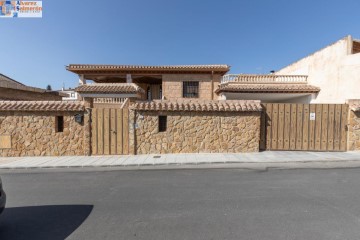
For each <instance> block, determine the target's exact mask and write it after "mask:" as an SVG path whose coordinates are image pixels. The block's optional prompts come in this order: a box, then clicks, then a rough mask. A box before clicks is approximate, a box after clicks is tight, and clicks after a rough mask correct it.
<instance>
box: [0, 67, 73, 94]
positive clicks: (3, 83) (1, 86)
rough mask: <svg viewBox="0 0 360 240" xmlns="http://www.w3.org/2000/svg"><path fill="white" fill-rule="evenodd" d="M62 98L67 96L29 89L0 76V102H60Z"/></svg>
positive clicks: (33, 88) (38, 89)
mask: <svg viewBox="0 0 360 240" xmlns="http://www.w3.org/2000/svg"><path fill="white" fill-rule="evenodd" d="M64 96H67V95H66V94H61V93H58V92H55V91H48V90H45V89H41V88H35V87H29V86H26V85H24V84H22V83H20V82H18V81H15V80H14V79H12V78H10V77H7V76H5V75H3V74H0V100H17V101H19V100H25V101H41V100H45V101H46V100H54V101H60V100H61V99H62V98H63V97H64Z"/></svg>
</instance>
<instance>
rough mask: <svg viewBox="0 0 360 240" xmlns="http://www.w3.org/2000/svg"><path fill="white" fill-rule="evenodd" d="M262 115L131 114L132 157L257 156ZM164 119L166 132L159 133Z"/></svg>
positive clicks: (136, 111)
mask: <svg viewBox="0 0 360 240" xmlns="http://www.w3.org/2000/svg"><path fill="white" fill-rule="evenodd" d="M260 115H261V112H169V111H166V112H161V111H141V110H132V111H130V123H131V124H130V126H135V128H134V127H130V146H131V145H132V146H133V150H132V151H131V153H132V154H165V153H237V152H258V151H259V141H260ZM158 116H167V131H166V132H159V131H158V124H159V123H158Z"/></svg>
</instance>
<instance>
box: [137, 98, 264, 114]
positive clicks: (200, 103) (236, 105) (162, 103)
mask: <svg viewBox="0 0 360 240" xmlns="http://www.w3.org/2000/svg"><path fill="white" fill-rule="evenodd" d="M130 109H134V110H141V111H187V112H189V111H194V112H217V111H220V112H258V111H261V110H262V108H261V105H260V101H252V100H177V101H170V100H155V101H151V102H135V103H133V104H132V105H131V106H130Z"/></svg>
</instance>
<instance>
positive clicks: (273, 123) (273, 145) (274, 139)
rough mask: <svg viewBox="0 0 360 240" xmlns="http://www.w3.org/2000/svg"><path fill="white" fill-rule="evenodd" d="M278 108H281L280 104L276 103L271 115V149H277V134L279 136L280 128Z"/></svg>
mask: <svg viewBox="0 0 360 240" xmlns="http://www.w3.org/2000/svg"><path fill="white" fill-rule="evenodd" d="M278 110H279V105H278V104H276V103H274V104H273V111H272V115H271V118H272V120H271V136H272V138H271V141H272V142H271V149H277V136H278V133H277V131H278V128H277V124H278Z"/></svg>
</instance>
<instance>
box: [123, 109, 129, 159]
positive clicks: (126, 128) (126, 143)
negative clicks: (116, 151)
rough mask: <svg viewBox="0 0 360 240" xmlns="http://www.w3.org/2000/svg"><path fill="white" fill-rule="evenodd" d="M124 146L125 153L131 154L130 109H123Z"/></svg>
mask: <svg viewBox="0 0 360 240" xmlns="http://www.w3.org/2000/svg"><path fill="white" fill-rule="evenodd" d="M123 115H124V118H123V126H124V127H123V135H124V138H123V139H124V140H123V146H124V154H126V155H127V154H129V109H123Z"/></svg>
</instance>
